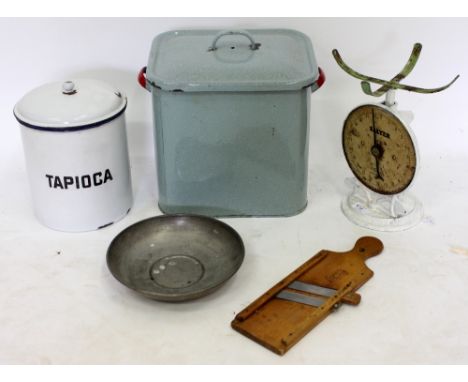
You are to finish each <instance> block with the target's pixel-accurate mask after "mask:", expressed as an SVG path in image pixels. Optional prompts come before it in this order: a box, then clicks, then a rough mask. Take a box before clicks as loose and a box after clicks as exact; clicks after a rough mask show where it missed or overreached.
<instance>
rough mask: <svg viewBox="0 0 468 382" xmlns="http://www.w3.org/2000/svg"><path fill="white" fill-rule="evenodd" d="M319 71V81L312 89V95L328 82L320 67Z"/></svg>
mask: <svg viewBox="0 0 468 382" xmlns="http://www.w3.org/2000/svg"><path fill="white" fill-rule="evenodd" d="M318 71H319V76H318V78H317V81H315V82H314V83H313V84H312V86H311V87H310V90H311V91H312V93H313V92H314V91H316V90H318V89H320V88H321V87H322V85H323V84H324V83H325V80H326V77H325V73H324V72H323V70H322V68H320V67H319V68H318Z"/></svg>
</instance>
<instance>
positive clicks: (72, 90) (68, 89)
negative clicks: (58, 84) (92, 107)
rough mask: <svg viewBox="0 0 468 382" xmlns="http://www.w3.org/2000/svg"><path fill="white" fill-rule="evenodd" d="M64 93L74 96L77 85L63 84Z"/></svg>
mask: <svg viewBox="0 0 468 382" xmlns="http://www.w3.org/2000/svg"><path fill="white" fill-rule="evenodd" d="M62 93H63V94H74V93H76V90H75V84H74V83H73V81H65V82H64V83H63V84H62Z"/></svg>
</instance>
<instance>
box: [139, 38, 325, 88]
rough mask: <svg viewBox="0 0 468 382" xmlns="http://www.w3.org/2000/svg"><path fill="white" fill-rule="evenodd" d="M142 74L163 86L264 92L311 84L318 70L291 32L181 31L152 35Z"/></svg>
mask: <svg viewBox="0 0 468 382" xmlns="http://www.w3.org/2000/svg"><path fill="white" fill-rule="evenodd" d="M146 76H147V79H148V81H149V82H150V83H151V84H152V85H153V86H157V87H160V88H161V89H163V90H181V91H269V90H296V89H300V88H302V87H304V86H309V85H312V84H313V83H314V82H315V81H317V79H318V77H319V71H318V67H317V63H316V60H315V55H314V51H313V48H312V44H311V42H310V39H309V38H308V37H307V36H306V35H305V34H303V33H301V32H298V31H295V30H291V29H258V30H230V31H222V32H220V31H219V30H181V31H170V32H166V33H163V34H160V35H158V36H156V38H155V39H154V40H153V44H152V47H151V52H150V57H149V62H148V68H147V71H146Z"/></svg>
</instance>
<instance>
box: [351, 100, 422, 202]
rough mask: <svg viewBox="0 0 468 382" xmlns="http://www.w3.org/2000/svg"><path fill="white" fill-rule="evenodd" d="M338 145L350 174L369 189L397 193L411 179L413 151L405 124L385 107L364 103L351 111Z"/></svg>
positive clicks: (414, 168) (413, 173)
mask: <svg viewBox="0 0 468 382" xmlns="http://www.w3.org/2000/svg"><path fill="white" fill-rule="evenodd" d="M342 143H343V150H344V154H345V157H346V160H347V162H348V165H349V167H350V168H351V170H352V172H353V173H354V175H355V176H356V178H358V179H359V181H360V182H361V183H363V184H364V185H365V186H366V187H368V188H370V189H371V190H373V191H375V192H377V193H379V194H385V195H392V194H398V193H400V192H402V191H403V190H404V189H406V188H407V187H408V186H409V185H410V183H411V181H412V180H413V178H414V175H415V173H416V149H415V146H414V143H413V140H412V139H411V136H410V133H409V132H408V129H407V128H406V127H405V124H404V123H403V121H402V120H401V119H400V118H399V117H397V116H396V115H395V114H394V113H393V112H392V111H391V110H389V108H387V107H385V106H381V105H373V104H368V105H362V106H359V107H357V108H356V109H354V110H353V111H351V113H349V115H348V117H347V118H346V121H345V123H344V127H343V136H342Z"/></svg>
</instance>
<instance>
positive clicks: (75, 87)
mask: <svg viewBox="0 0 468 382" xmlns="http://www.w3.org/2000/svg"><path fill="white" fill-rule="evenodd" d="M126 106H127V99H126V97H125V96H123V95H122V93H120V92H119V91H118V90H117V89H115V88H114V87H112V86H111V85H109V84H107V83H105V82H103V81H99V80H94V79H81V78H80V79H76V80H73V81H65V82H54V83H50V84H46V85H43V86H40V87H38V88H36V89H34V90H32V91H30V92H29V93H27V94H26V95H25V96H24V97H23V98H22V99H21V100H20V101H18V103H17V104H16V105H15V108H14V110H13V113H14V115H15V117H16V119H17V120H18V121H19V123H21V124H22V125H24V126H27V127H31V128H35V129H38V130H49V131H76V130H83V129H89V128H93V127H97V126H100V125H102V124H104V123H107V122H109V121H111V120H112V119H114V118H117V117H118V116H119V115H120V114H121V113H123V112H124V110H125V107H126Z"/></svg>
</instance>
